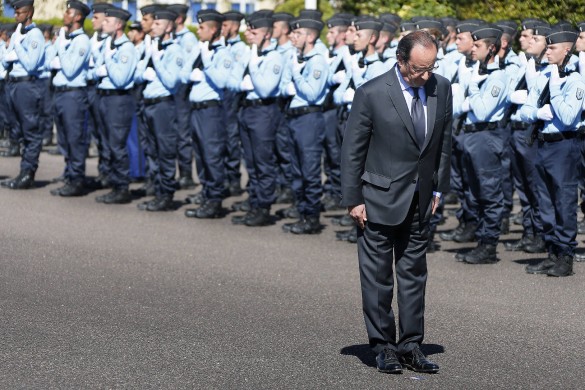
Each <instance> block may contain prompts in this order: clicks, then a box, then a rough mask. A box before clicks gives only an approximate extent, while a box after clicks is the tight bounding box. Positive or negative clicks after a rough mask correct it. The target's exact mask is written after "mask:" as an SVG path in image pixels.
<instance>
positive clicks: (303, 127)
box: [283, 18, 329, 234]
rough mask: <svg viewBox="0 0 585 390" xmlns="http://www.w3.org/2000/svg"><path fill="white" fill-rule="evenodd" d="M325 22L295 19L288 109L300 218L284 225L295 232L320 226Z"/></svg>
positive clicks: (324, 84) (326, 76) (325, 73)
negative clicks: (322, 36) (295, 51)
mask: <svg viewBox="0 0 585 390" xmlns="http://www.w3.org/2000/svg"><path fill="white" fill-rule="evenodd" d="M323 26H324V25H323V22H322V21H320V20H315V19H302V18H299V19H297V20H296V21H294V30H293V34H294V36H295V38H294V42H293V44H294V46H295V47H296V48H297V49H298V52H299V53H298V59H297V61H294V62H293V64H292V80H293V81H292V83H293V84H292V88H294V90H295V92H296V94H295V96H294V97H293V99H292V101H291V104H290V108H289V110H288V112H287V113H288V116H289V118H290V119H289V129H290V134H291V135H290V139H291V150H292V168H293V170H292V172H293V191H294V192H295V196H296V199H297V202H298V204H297V207H298V210H299V213H300V219H299V220H298V221H297V222H295V223H291V224H285V225H284V226H283V229H284V230H285V231H291V232H292V233H295V234H312V233H317V232H319V231H320V230H321V223H320V222H319V215H320V213H321V195H322V191H323V187H322V185H321V154H322V150H323V148H322V145H323V140H324V137H325V123H324V120H323V112H322V110H323V107H322V104H323V102H324V101H325V95H326V93H327V85H326V84H327V78H328V73H329V69H328V68H329V67H328V64H327V60H326V59H325V56H324V55H323V54H321V52H320V51H319V50H318V49H317V48H316V47H315V44H316V42H317V39H318V37H319V33H320V31H321V30H322V29H323Z"/></svg>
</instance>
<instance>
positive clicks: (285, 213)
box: [275, 205, 301, 218]
mask: <svg viewBox="0 0 585 390" xmlns="http://www.w3.org/2000/svg"><path fill="white" fill-rule="evenodd" d="M275 214H276V216H277V217H279V218H300V217H301V214H300V213H299V210H298V209H297V206H295V205H292V206H290V207H287V208H284V209H280V210H278V211H277V212H276V213H275Z"/></svg>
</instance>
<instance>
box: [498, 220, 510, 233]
mask: <svg viewBox="0 0 585 390" xmlns="http://www.w3.org/2000/svg"><path fill="white" fill-rule="evenodd" d="M509 233H510V219H508V218H502V223H501V224H500V234H501V235H505V234H509Z"/></svg>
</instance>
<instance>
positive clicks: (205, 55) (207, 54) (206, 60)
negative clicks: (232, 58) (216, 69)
mask: <svg viewBox="0 0 585 390" xmlns="http://www.w3.org/2000/svg"><path fill="white" fill-rule="evenodd" d="M199 49H200V50H201V54H199V55H200V56H201V62H203V66H205V67H207V66H209V65H210V64H211V57H213V50H212V49H210V48H209V42H201V41H200V42H199Z"/></svg>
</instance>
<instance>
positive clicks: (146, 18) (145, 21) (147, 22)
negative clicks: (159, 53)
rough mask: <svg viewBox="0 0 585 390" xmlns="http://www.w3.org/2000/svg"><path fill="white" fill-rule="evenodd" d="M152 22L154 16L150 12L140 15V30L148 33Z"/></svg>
mask: <svg viewBox="0 0 585 390" xmlns="http://www.w3.org/2000/svg"><path fill="white" fill-rule="evenodd" d="M153 22H154V17H153V16H152V14H146V15H142V20H141V21H140V25H141V26H142V31H144V33H145V34H150V30H152V23H153Z"/></svg>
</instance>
